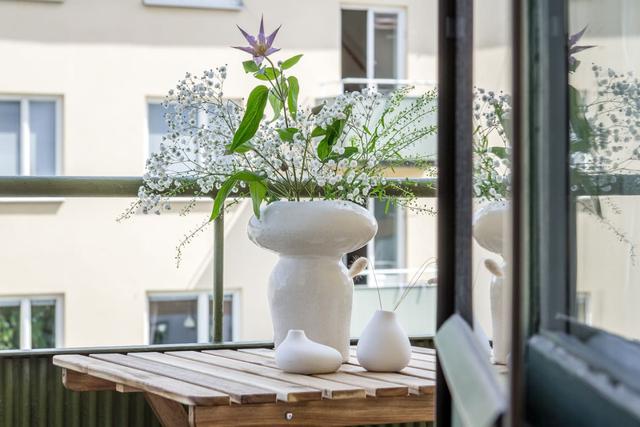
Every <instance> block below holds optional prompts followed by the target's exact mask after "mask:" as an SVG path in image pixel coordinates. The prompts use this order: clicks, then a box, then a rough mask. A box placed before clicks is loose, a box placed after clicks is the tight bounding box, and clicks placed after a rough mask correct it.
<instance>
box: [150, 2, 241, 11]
mask: <svg viewBox="0 0 640 427" xmlns="http://www.w3.org/2000/svg"><path fill="white" fill-rule="evenodd" d="M142 2H143V3H144V5H145V6H164V7H184V8H194V9H223V10H240V9H242V6H243V2H242V0H142Z"/></svg>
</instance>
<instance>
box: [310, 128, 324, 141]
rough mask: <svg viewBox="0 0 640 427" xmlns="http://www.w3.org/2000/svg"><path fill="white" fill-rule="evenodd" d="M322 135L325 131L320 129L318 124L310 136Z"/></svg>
mask: <svg viewBox="0 0 640 427" xmlns="http://www.w3.org/2000/svg"><path fill="white" fill-rule="evenodd" d="M322 135H326V131H325V130H324V129H322V128H321V127H320V126H318V127H316V128H315V129H314V130H312V131H311V137H312V138H314V137H316V136H322Z"/></svg>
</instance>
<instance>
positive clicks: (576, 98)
mask: <svg viewBox="0 0 640 427" xmlns="http://www.w3.org/2000/svg"><path fill="white" fill-rule="evenodd" d="M583 105H584V104H583V102H582V97H581V96H580V93H579V92H578V90H577V89H576V88H574V87H573V86H571V85H569V122H570V123H571V129H573V131H574V132H575V134H576V136H577V137H578V141H577V142H575V143H573V144H572V145H571V150H572V151H581V152H586V151H589V145H590V139H591V126H589V122H588V121H587V118H586V117H585V115H584V109H583Z"/></svg>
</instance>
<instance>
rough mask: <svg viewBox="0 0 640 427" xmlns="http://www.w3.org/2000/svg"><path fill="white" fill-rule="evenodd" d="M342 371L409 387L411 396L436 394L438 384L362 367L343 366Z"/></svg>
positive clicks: (432, 381) (428, 380)
mask: <svg viewBox="0 0 640 427" xmlns="http://www.w3.org/2000/svg"><path fill="white" fill-rule="evenodd" d="M340 371H341V372H347V373H349V374H352V375H360V376H363V377H367V378H373V379H374V380H380V381H386V382H390V383H395V384H402V385H405V386H407V387H409V393H411V394H433V393H434V392H435V386H436V382H435V381H434V380H430V379H424V378H416V377H412V376H409V375H404V374H400V373H397V372H369V371H367V370H366V369H364V368H363V367H361V366H354V365H349V364H345V365H342V366H341V367H340Z"/></svg>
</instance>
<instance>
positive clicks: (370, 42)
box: [340, 4, 407, 92]
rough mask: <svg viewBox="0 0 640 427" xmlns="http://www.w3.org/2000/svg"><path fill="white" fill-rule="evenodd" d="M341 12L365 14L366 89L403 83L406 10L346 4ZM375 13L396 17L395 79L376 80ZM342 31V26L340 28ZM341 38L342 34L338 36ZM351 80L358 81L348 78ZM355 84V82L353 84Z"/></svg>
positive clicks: (404, 72)
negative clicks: (385, 84)
mask: <svg viewBox="0 0 640 427" xmlns="http://www.w3.org/2000/svg"><path fill="white" fill-rule="evenodd" d="M341 10H360V11H362V10H364V11H366V12H367V47H366V49H367V76H366V77H365V79H364V80H365V81H366V84H367V86H368V87H370V88H376V87H377V85H378V83H383V84H384V83H392V82H390V81H388V80H393V81H405V79H406V67H407V14H406V10H405V9H404V8H401V7H379V6H367V5H352V4H346V5H343V6H342V7H341ZM376 13H394V14H396V15H397V16H398V38H397V40H396V66H397V67H398V75H397V76H396V78H395V79H376V78H375V76H374V70H375V27H374V24H375V14H376ZM340 28H341V29H342V26H340ZM340 36H341V37H342V34H341V35H340ZM347 79H349V80H350V81H351V80H359V79H354V78H348V77H347ZM353 83H357V82H353ZM341 86H342V87H341V92H344V83H342V84H341Z"/></svg>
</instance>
